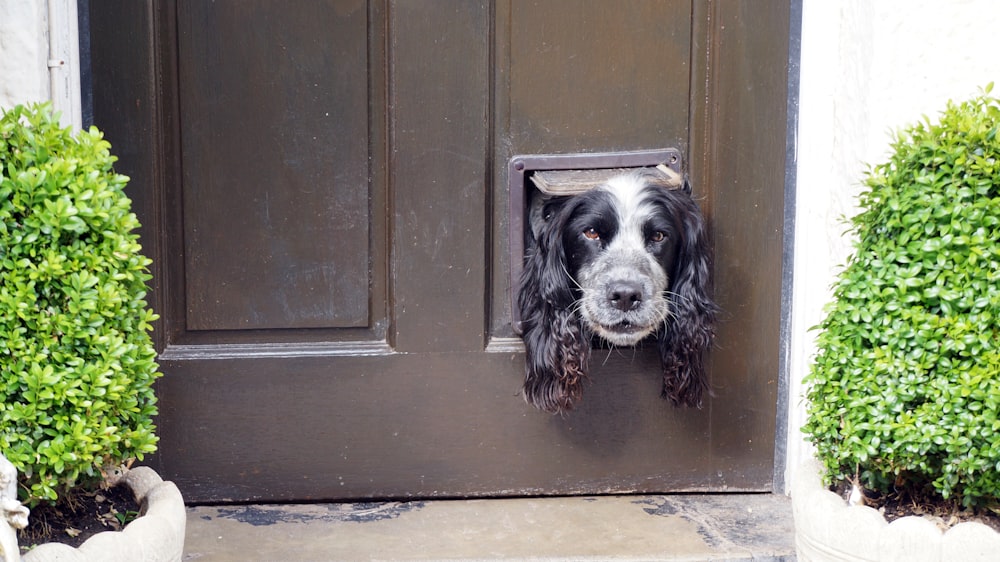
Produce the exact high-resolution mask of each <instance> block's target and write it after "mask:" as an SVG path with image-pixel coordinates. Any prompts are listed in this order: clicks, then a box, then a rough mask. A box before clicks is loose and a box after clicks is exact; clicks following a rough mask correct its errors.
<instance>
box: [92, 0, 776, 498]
mask: <svg viewBox="0 0 1000 562" xmlns="http://www.w3.org/2000/svg"><path fill="white" fill-rule="evenodd" d="M90 12H91V13H90V38H91V39H90V41H91V53H92V55H91V56H92V69H93V75H92V76H93V95H94V98H93V99H94V116H95V123H96V124H97V125H98V126H99V127H101V128H102V129H104V130H106V132H107V136H108V138H109V140H111V142H112V143H113V145H114V147H115V151H116V153H117V154H119V155H120V156H121V161H120V163H119V166H120V169H121V171H123V172H125V173H127V174H129V175H131V176H132V182H131V185H130V190H131V193H132V195H133V197H134V199H135V201H136V208H137V212H138V213H139V215H140V218H141V220H142V221H143V224H144V229H143V239H144V243H145V246H146V249H147V251H148V252H149V254H150V255H151V256H152V257H153V258H154V260H155V271H154V281H153V287H152V293H151V296H152V302H153V303H154V305H155V307H156V308H157V310H158V311H159V312H160V314H161V315H162V320H161V321H160V322H159V324H158V326H157V330H158V331H157V338H158V344H159V348H160V352H161V357H160V365H161V368H162V371H163V373H164V376H163V378H162V379H161V381H160V383H159V396H160V418H159V433H160V436H161V444H160V452H159V453H158V455H157V456H156V459H155V462H156V463H157V464H158V465H159V468H160V469H161V470H162V471H163V473H164V474H165V476H166V477H168V478H171V479H173V480H174V481H175V482H177V484H178V485H179V486H180V487H181V488H182V490H183V492H184V494H185V497H186V499H188V500H189V501H194V502H206V501H226V500H233V501H241V500H280V501H285V500H318V499H323V500H327V499H351V498H389V497H399V498H409V497H450V496H502V495H524V494H571V493H587V494H590V493H603V492H664V491H680V490H704V491H720V490H731V491H736V490H754V491H761V490H762V491H769V490H771V489H772V486H773V482H774V476H773V475H774V473H775V460H774V459H775V430H776V423H775V414H776V402H777V397H778V379H779V365H778V363H779V336H778V334H779V327H780V297H781V267H782V260H781V258H782V224H783V222H782V217H783V205H784V204H783V198H782V194H783V185H784V162H785V124H786V115H785V111H786V108H785V100H786V87H787V84H786V82H787V81H786V76H787V67H786V64H787V59H788V34H789V33H788V29H789V7H788V6H787V5H785V4H782V3H780V2H749V1H748V2H737V1H733V2H720V3H714V2H700V1H697V2H690V1H687V2H685V1H676V0H663V1H656V2H653V1H650V2H622V3H609V2H604V1H598V0H594V1H589V2H579V1H575V0H574V1H570V0H566V1H552V0H547V1H545V2H529V1H520V0H492V1H487V0H482V1H470V0H453V1H445V0H426V1H419V0H406V1H399V2H392V1H389V2H383V1H375V0H373V1H371V2H367V3H366V2H364V1H362V0H355V1H351V0H336V1H318V0H316V1H304V0H303V1H295V2H267V1H259V2H249V1H235V0H230V1H217V2H203V1H200V0H176V1H171V0H164V1H157V2H152V1H148V2H132V1H125V0H121V1H118V2H111V1H107V2H103V1H102V2H94V3H91V4H90ZM671 147H672V148H677V149H679V150H681V152H682V154H684V155H685V159H686V161H687V167H688V169H689V170H690V174H691V177H692V179H693V181H694V185H695V190H696V192H697V193H698V196H699V197H700V198H701V201H700V202H701V205H702V208H703V210H704V211H705V213H706V215H707V216H708V220H709V223H710V226H711V230H712V237H713V241H714V244H715V248H716V255H717V265H716V277H717V283H716V285H717V288H716V293H717V295H716V296H717V300H718V301H719V303H720V305H721V306H722V308H723V309H724V314H723V319H722V324H721V326H720V329H719V335H718V340H717V348H716V349H715V350H714V351H713V353H712V356H711V361H710V363H711V380H712V387H713V390H714V396H713V397H712V398H711V399H709V400H707V401H706V403H705V407H704V408H703V409H700V410H699V409H674V408H672V407H671V406H670V405H669V404H668V403H667V402H665V401H662V400H661V399H660V398H659V396H658V389H659V375H658V373H657V359H656V357H655V350H653V349H638V350H636V351H634V352H633V351H631V350H628V351H617V352H614V353H606V352H605V353H603V354H598V355H595V358H594V368H593V372H592V377H591V378H592V380H591V383H590V385H589V387H588V388H587V389H586V393H585V400H584V402H583V404H582V405H581V407H580V408H579V409H578V410H577V411H575V412H573V413H572V414H569V415H567V416H565V417H558V416H551V415H547V414H543V413H540V412H538V411H534V410H532V409H531V408H529V407H528V406H527V405H526V404H525V403H524V402H523V400H522V399H521V398H520V397H519V396H518V390H519V387H520V383H521V379H522V376H523V367H522V362H523V355H522V348H521V347H520V343H519V340H518V339H517V338H516V337H515V335H514V333H513V331H512V330H511V326H510V321H511V312H510V298H509V291H508V289H509V287H508V283H509V282H508V272H509V267H510V264H511V259H512V258H511V256H510V255H509V252H508V249H507V248H508V244H507V236H508V232H507V216H506V210H507V202H508V201H507V193H506V185H507V181H506V180H507V178H506V173H507V172H506V164H507V162H508V160H509V159H510V158H511V157H512V156H513V155H515V154H548V153H578V152H606V151H626V150H639V149H653V148H671ZM513 259H519V256H515V257H514V258H513Z"/></svg>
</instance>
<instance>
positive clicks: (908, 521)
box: [792, 460, 1000, 562]
mask: <svg viewBox="0 0 1000 562" xmlns="http://www.w3.org/2000/svg"><path fill="white" fill-rule="evenodd" d="M820 474H821V466H820V463H819V462H818V461H815V460H813V461H810V462H808V463H806V464H805V465H803V466H802V467H801V468H800V469H799V472H798V475H797V477H796V479H795V481H794V482H793V483H792V510H793V511H794V515H795V548H796V552H797V554H798V560H799V562H825V561H834V560H838V561H851V562H855V561H856V562H862V561H864V562H923V561H926V562H940V561H954V562H974V561H984V562H985V561H990V560H998V559H1000V533H997V532H996V531H994V530H993V529H991V528H990V527H988V526H986V525H983V524H981V523H959V524H958V525H955V526H954V527H952V528H950V529H948V531H947V532H942V531H941V529H939V528H938V526H937V525H935V524H934V523H932V522H931V521H929V520H928V519H925V518H923V517H913V516H911V517H902V518H900V519H897V520H895V521H893V522H892V523H888V522H886V520H885V518H884V517H882V515H881V514H880V513H879V512H878V511H876V510H874V509H872V508H870V507H867V506H850V505H848V504H847V502H846V501H844V500H843V499H842V498H841V497H840V496H838V495H837V494H834V493H833V492H831V491H829V490H828V489H826V488H825V487H824V486H823V484H822V480H821V477H820Z"/></svg>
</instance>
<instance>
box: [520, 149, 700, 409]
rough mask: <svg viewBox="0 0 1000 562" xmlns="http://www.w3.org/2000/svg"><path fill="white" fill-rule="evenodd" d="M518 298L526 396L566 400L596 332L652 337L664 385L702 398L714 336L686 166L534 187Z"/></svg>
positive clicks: (558, 404) (577, 387)
mask: <svg viewBox="0 0 1000 562" xmlns="http://www.w3.org/2000/svg"><path fill="white" fill-rule="evenodd" d="M529 217H530V220H529V222H530V224H531V236H530V238H532V240H529V243H528V251H526V252H525V264H524V269H523V270H522V274H521V280H520V287H519V293H518V299H517V301H518V302H517V305H518V307H519V310H520V313H521V321H522V325H521V326H522V337H523V339H524V344H525V350H526V358H525V380H524V386H523V395H524V398H525V400H526V401H527V402H528V403H529V404H531V405H533V406H535V407H536V408H538V409H540V410H544V411H546V412H552V413H563V412H566V411H569V410H572V409H573V407H574V405H575V404H576V403H578V402H579V401H580V399H581V396H582V391H583V383H584V380H585V379H586V378H587V372H588V360H589V358H590V350H591V343H592V339H593V337H594V336H596V337H597V338H599V339H600V340H603V341H604V342H606V343H607V344H610V345H611V346H612V347H614V346H632V345H635V344H637V343H639V342H641V341H642V340H644V339H645V338H647V337H650V338H652V337H654V336H655V338H656V340H657V347H658V349H659V354H660V359H661V365H662V370H663V385H662V396H663V397H664V398H666V399H668V400H670V401H671V402H672V403H673V404H674V405H675V406H681V405H683V406H692V407H701V404H702V396H703V394H704V393H705V391H706V389H707V388H708V379H707V377H706V374H705V367H704V355H705V353H706V351H707V350H708V348H709V347H710V346H711V344H712V341H713V338H714V337H715V328H714V326H715V317H716V314H717V312H718V307H717V306H716V304H715V303H714V302H713V300H712V298H711V294H710V293H711V273H712V255H711V247H710V245H709V241H708V238H707V234H706V227H705V220H704V218H703V216H702V214H701V211H700V209H699V208H698V205H697V204H696V203H695V202H694V200H693V199H692V197H691V185H690V183H689V182H688V181H687V178H686V177H682V176H680V175H679V174H677V173H676V172H673V171H671V170H660V169H655V168H642V169H639V170H637V171H632V172H625V173H622V174H620V175H616V176H614V177H612V178H611V179H609V180H607V181H606V182H604V183H603V184H601V185H599V186H598V187H595V188H594V189H592V190H590V191H586V192H584V193H581V194H577V195H570V196H559V197H551V196H543V195H541V194H536V197H535V199H534V200H533V201H532V203H531V209H530V211H529Z"/></svg>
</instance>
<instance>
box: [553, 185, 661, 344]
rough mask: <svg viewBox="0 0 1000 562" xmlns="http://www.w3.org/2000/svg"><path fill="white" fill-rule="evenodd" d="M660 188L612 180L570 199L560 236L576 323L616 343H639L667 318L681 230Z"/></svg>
mask: <svg viewBox="0 0 1000 562" xmlns="http://www.w3.org/2000/svg"><path fill="white" fill-rule="evenodd" d="M664 189H665V188H664V187H661V186H659V185H655V184H650V183H648V182H647V181H646V180H645V178H643V177H642V176H639V175H625V176H618V177H616V178H613V179H611V180H610V181H609V182H608V183H607V184H605V185H603V186H601V187H599V188H597V189H595V190H593V191H590V192H588V193H585V194H582V195H578V196H576V197H577V199H578V201H577V202H576V204H574V205H573V206H572V209H573V212H572V215H571V216H570V217H569V220H568V222H567V224H566V228H564V230H563V246H564V248H565V251H566V266H567V269H568V271H569V274H570V275H571V276H572V278H573V280H574V281H575V285H576V291H577V293H578V295H579V296H578V298H579V300H578V307H579V308H578V313H579V315H580V318H581V319H582V320H583V322H584V323H585V324H586V326H587V327H588V328H589V329H590V331H591V332H593V333H595V334H597V335H598V336H600V337H601V338H603V339H605V340H607V341H608V342H610V343H612V344H614V345H633V344H635V343H637V342H638V341H639V340H641V339H643V338H645V337H646V336H648V335H650V334H651V333H653V332H654V331H656V330H657V329H658V328H660V327H661V326H662V324H663V322H664V320H666V319H667V317H668V315H669V314H670V302H669V300H668V299H667V289H668V287H669V283H670V277H671V276H672V275H673V269H674V267H673V266H674V263H675V261H676V256H677V243H678V238H679V225H678V224H677V220H676V217H675V216H674V215H673V214H671V210H670V209H669V208H668V207H669V205H668V204H667V203H666V202H665V200H664V195H665V192H664Z"/></svg>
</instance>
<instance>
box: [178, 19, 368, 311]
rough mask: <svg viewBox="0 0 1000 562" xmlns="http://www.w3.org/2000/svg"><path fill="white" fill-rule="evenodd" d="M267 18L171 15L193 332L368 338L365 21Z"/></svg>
mask: <svg viewBox="0 0 1000 562" xmlns="http://www.w3.org/2000/svg"><path fill="white" fill-rule="evenodd" d="M267 6H268V3H267V2H256V3H252V2H251V3H247V2H240V3H208V2H202V1H198V0H196V1H191V2H179V3H178V4H177V38H178V41H177V42H178V63H179V64H178V81H177V86H178V97H179V102H180V107H181V108H182V111H181V113H180V128H181V131H182V134H181V136H180V141H181V154H182V158H183V167H182V174H181V199H182V200H183V202H184V211H183V212H184V215H183V233H184V242H185V247H184V271H185V274H186V278H185V291H186V296H187V299H186V303H187V318H186V326H187V329H188V330H244V329H280V328H323V327H359V326H367V325H368V285H369V279H368V262H369V252H368V80H367V75H368V68H367V57H366V56H365V55H366V52H367V47H368V42H367V37H368V33H367V31H368V25H367V23H368V22H367V10H366V8H365V4H364V2H363V1H361V0H355V1H351V2H343V1H342V2H338V3H337V4H336V6H328V5H322V4H316V3H305V2H301V3H299V4H298V5H295V6H294V8H293V9H281V10H274V9H271V10H267V12H268V17H267V18H262V17H260V13H261V12H262V11H264V9H266V8H267ZM290 7H291V6H290Z"/></svg>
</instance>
